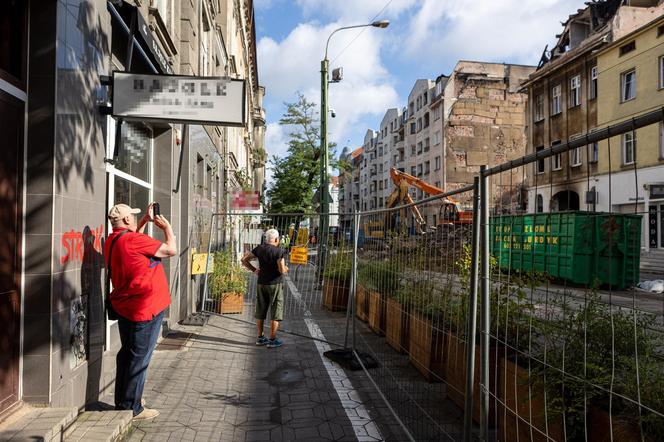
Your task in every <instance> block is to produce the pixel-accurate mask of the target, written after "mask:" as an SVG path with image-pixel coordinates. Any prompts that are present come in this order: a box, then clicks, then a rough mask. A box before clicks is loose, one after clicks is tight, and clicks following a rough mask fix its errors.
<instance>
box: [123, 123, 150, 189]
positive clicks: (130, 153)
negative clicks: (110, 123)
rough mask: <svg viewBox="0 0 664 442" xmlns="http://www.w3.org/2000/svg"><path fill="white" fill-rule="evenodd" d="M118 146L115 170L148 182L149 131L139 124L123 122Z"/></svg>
mask: <svg viewBox="0 0 664 442" xmlns="http://www.w3.org/2000/svg"><path fill="white" fill-rule="evenodd" d="M120 136H121V139H120V146H119V149H118V156H117V158H116V159H115V168H116V169H117V170H119V171H122V172H124V173H126V174H128V175H131V176H132V177H134V178H138V179H139V180H142V181H145V182H149V181H150V170H151V158H150V157H151V149H150V147H151V143H152V138H151V137H152V135H151V131H150V130H149V129H148V128H147V127H146V126H144V125H143V124H140V123H134V122H130V121H125V122H124V123H123V124H122V129H121V131H120Z"/></svg>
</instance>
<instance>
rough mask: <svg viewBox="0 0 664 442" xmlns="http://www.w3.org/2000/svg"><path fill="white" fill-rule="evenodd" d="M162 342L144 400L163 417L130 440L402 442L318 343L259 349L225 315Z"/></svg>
mask: <svg viewBox="0 0 664 442" xmlns="http://www.w3.org/2000/svg"><path fill="white" fill-rule="evenodd" d="M245 309H246V307H245ZM344 318H345V314H339V318H338V319H339V320H340V322H341V323H343V319H344ZM300 321H303V319H302V320H300ZM284 325H287V324H284ZM189 333H192V334H191V336H188V334H189ZM170 336H171V338H167V339H166V340H164V341H163V342H162V344H160V345H159V346H158V348H157V350H156V351H155V353H154V356H153V359H152V362H151V364H150V369H149V373H148V381H147V384H146V387H145V392H144V398H145V401H146V404H147V406H148V407H151V408H156V409H158V410H159V411H160V412H161V414H160V415H159V416H158V417H157V418H155V419H154V420H152V421H147V422H136V421H135V423H134V429H133V432H132V433H131V435H130V436H129V440H130V441H149V440H158V441H181V440H186V441H220V440H221V441H281V440H284V441H286V440H288V441H318V440H347V441H350V440H367V441H375V440H403V439H404V438H403V436H399V435H398V433H397V431H398V430H396V429H395V428H396V427H395V426H394V421H393V418H392V417H391V415H389V413H388V411H387V409H386V408H384V407H380V406H377V404H378V402H377V395H376V393H375V391H373V389H372V387H371V384H370V383H369V381H368V379H367V378H366V376H365V375H364V373H362V372H348V373H347V372H344V370H341V369H340V368H339V367H338V366H336V364H334V363H332V362H329V361H328V360H327V359H326V358H323V357H321V354H322V353H321V352H322V351H323V350H324V349H325V344H321V343H320V342H318V343H317V342H316V341H314V340H311V339H307V338H303V337H298V336H293V335H289V334H280V337H281V338H283V340H284V345H283V346H282V347H279V348H272V349H268V348H266V347H257V346H256V345H255V340H256V330H255V326H254V325H252V324H248V323H246V322H242V321H239V320H238V319H237V318H234V317H233V316H232V315H231V316H225V317H219V316H213V317H211V318H210V321H209V322H208V324H207V325H205V326H203V327H182V328H181V330H179V331H178V332H177V333H176V334H175V335H170ZM181 344H182V345H181ZM318 347H321V348H318ZM340 396H341V397H342V398H343V401H342V399H340ZM362 401H365V402H366V403H367V404H370V405H369V406H366V407H364V406H363V405H362V404H361V402H362ZM108 402H109V403H112V400H109V401H108Z"/></svg>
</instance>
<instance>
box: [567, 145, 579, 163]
mask: <svg viewBox="0 0 664 442" xmlns="http://www.w3.org/2000/svg"><path fill="white" fill-rule="evenodd" d="M569 162H570V165H571V166H572V167H576V166H580V165H581V148H580V147H577V148H576V149H572V150H570V151H569Z"/></svg>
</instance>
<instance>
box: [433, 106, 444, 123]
mask: <svg viewBox="0 0 664 442" xmlns="http://www.w3.org/2000/svg"><path fill="white" fill-rule="evenodd" d="M441 108H442V106H436V107H435V108H434V110H433V119H434V121H436V120H440V109H441Z"/></svg>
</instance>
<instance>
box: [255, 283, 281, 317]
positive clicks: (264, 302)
mask: <svg viewBox="0 0 664 442" xmlns="http://www.w3.org/2000/svg"><path fill="white" fill-rule="evenodd" d="M268 309H270V319H271V320H273V321H281V320H282V319H284V286H283V284H272V285H261V284H258V288H257V289H256V319H265V318H267V311H268Z"/></svg>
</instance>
